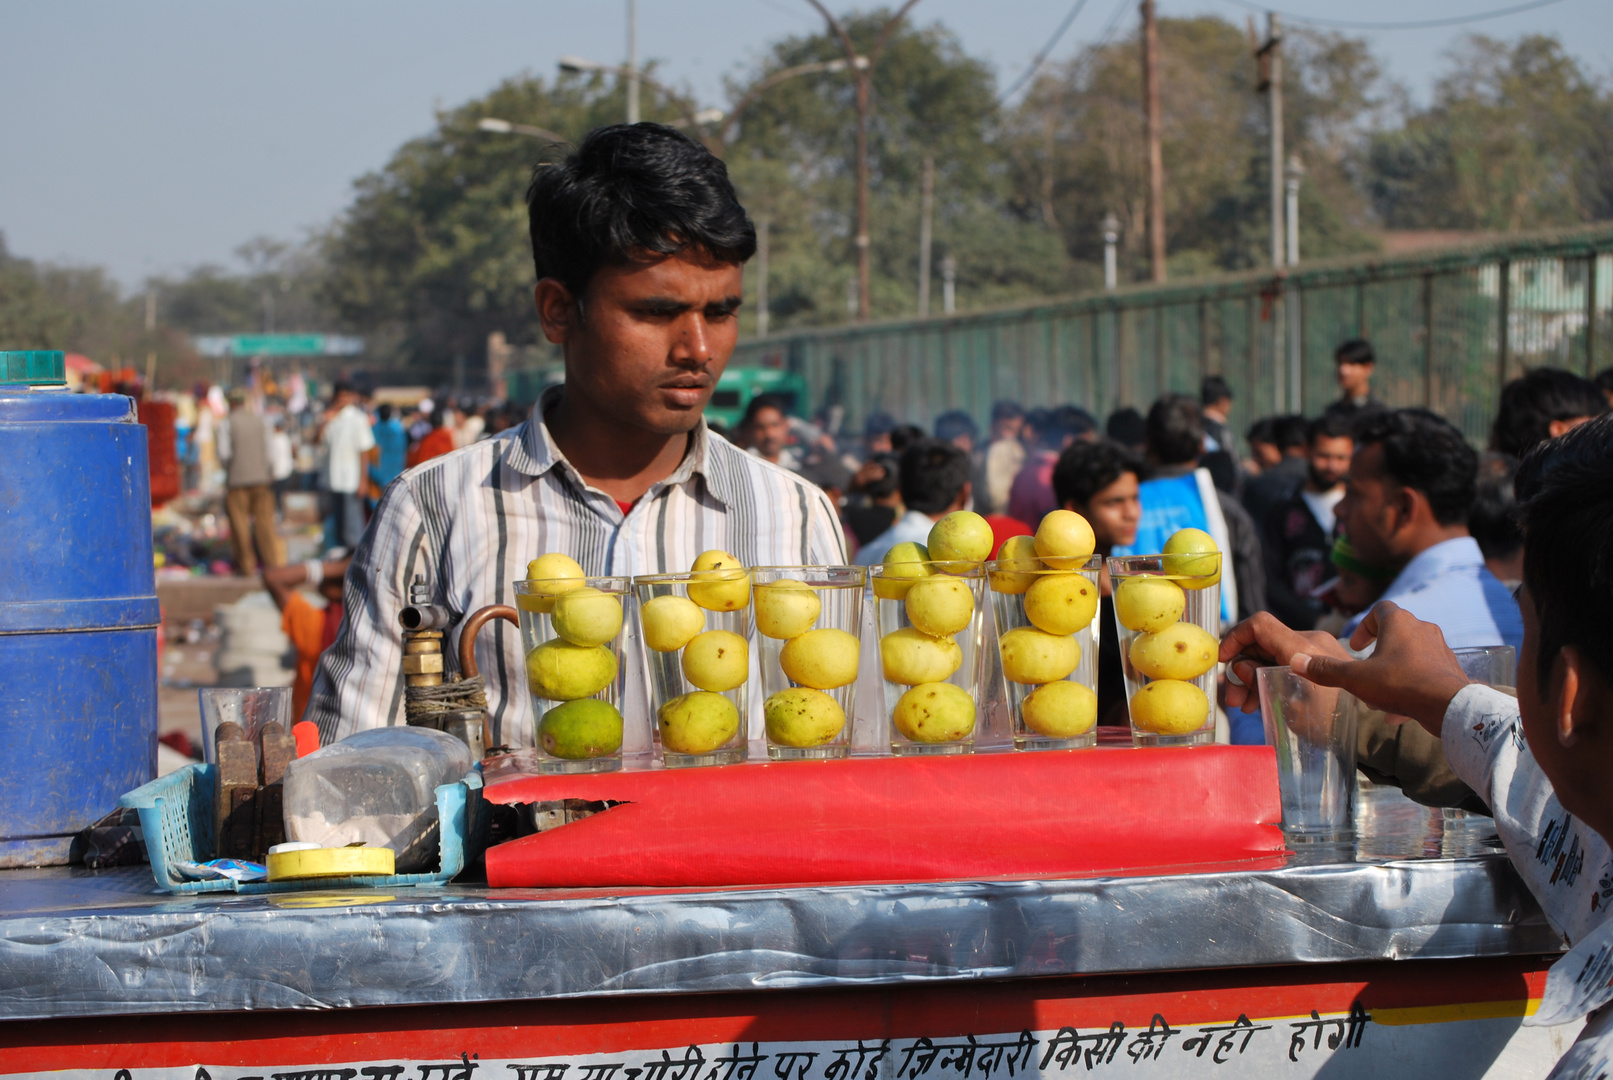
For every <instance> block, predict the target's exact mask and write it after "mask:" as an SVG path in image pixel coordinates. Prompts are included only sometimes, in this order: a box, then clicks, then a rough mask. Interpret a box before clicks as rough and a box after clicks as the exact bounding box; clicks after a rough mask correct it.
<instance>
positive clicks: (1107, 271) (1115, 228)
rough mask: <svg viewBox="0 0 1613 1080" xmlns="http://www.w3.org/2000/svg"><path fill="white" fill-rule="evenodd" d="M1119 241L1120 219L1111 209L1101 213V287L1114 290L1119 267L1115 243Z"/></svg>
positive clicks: (1107, 290) (1110, 290)
mask: <svg viewBox="0 0 1613 1080" xmlns="http://www.w3.org/2000/svg"><path fill="white" fill-rule="evenodd" d="M1119 242H1120V221H1119V219H1117V218H1116V217H1115V214H1114V211H1113V210H1111V211H1109V212H1108V213H1107V214H1105V215H1103V288H1104V291H1105V292H1114V291H1115V285H1116V284H1118V278H1119V276H1120V274H1119V267H1118V266H1117V265H1116V262H1117V260H1116V258H1115V245H1116V244H1117V243H1119Z"/></svg>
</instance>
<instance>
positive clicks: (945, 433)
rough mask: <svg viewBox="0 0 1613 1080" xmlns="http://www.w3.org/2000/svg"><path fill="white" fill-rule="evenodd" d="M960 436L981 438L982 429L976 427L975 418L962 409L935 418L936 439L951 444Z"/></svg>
mask: <svg viewBox="0 0 1613 1080" xmlns="http://www.w3.org/2000/svg"><path fill="white" fill-rule="evenodd" d="M959 435H967V436H969V438H971V439H978V438H979V437H980V429H979V428H978V427H976V426H975V420H974V417H972V416H970V415H969V414H968V413H966V412H964V411H963V410H962V409H953V410H952V411H951V412H944V413H942V414H941V415H940V416H937V417H936V418H935V437H936V438H937V439H945V440H946V441H948V442H951V441H952V440H953V439H956V438H957V437H958V436H959Z"/></svg>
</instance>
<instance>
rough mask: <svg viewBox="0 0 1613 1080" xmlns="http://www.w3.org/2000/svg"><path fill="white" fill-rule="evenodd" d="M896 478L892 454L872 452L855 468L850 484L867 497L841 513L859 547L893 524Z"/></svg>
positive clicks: (898, 501)
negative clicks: (859, 467)
mask: <svg viewBox="0 0 1613 1080" xmlns="http://www.w3.org/2000/svg"><path fill="white" fill-rule="evenodd" d="M900 478H901V473H900V471H899V470H898V468H897V458H896V455H895V454H875V455H874V456H873V457H871V458H869V459H868V460H867V461H866V462H865V463H864V464H863V467H862V468H861V469H858V470H857V476H856V478H855V479H854V480H853V481H852V486H853V487H855V488H857V489H858V490H860V491H861V492H862V493H863V494H864V495H865V496H867V501H866V502H865V503H863V504H861V505H857V506H848V507H847V508H846V511H845V513H844V514H842V515H841V517H842V518H843V519H844V521H845V523H846V526H847V527H848V528H849V529H851V532H852V535H854V536H855V537H856V538H857V544H858V548H859V550H860V549H861V548H862V547H864V546H866V545H867V544H869V543H870V542H872V541H873V540H874V538H875V537H877V536H878V535H879V534H880V533H882V532H884V531H885V530H886V529H888V528H890V527H891V526H892V525H894V524H896V519H897V518H898V517H900V516H901V513H902V491H901V485H900Z"/></svg>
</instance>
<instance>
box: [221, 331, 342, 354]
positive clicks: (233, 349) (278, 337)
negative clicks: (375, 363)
mask: <svg viewBox="0 0 1613 1080" xmlns="http://www.w3.org/2000/svg"><path fill="white" fill-rule="evenodd" d="M192 341H193V342H194V343H195V345H196V351H197V352H199V353H201V354H202V355H203V356H357V355H358V354H359V353H362V352H363V351H364V339H363V338H359V337H346V336H344V335H341V334H222V335H217V336H212V337H198V338H193V339H192Z"/></svg>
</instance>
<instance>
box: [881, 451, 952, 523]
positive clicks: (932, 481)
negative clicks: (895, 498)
mask: <svg viewBox="0 0 1613 1080" xmlns="http://www.w3.org/2000/svg"><path fill="white" fill-rule="evenodd" d="M896 471H897V473H898V474H899V476H900V479H899V480H898V483H899V484H900V485H901V488H902V503H903V505H905V506H906V507H907V508H908V509H909V510H917V511H918V512H919V513H921V514H928V515H930V516H931V517H934V516H935V515H937V514H940V513H942V512H944V511H945V510H946V508H947V507H949V506H951V505H952V504H953V502H955V501H956V500H957V498H958V493H959V492H961V491H962V490H963V486H964V485H965V484H967V483H968V482H969V455H968V454H965V453H964V452H963V451H962V450H961V449H959V448H958V447H956V446H953V445H952V444H951V443H949V442H942V441H941V440H940V439H928V438H922V437H921V438H918V439H915V440H913V441H912V442H910V443H908V445H907V448H906V449H905V450H903V451H902V456H901V460H900V462H899V463H898V465H897V467H896Z"/></svg>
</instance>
